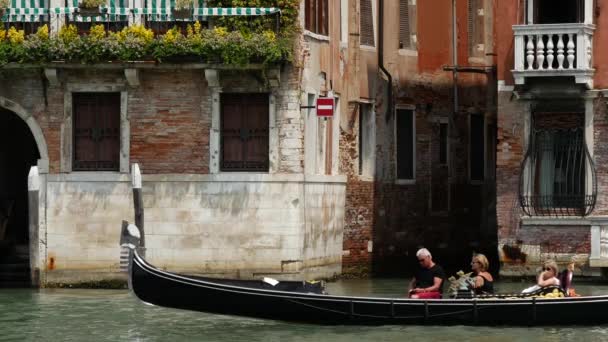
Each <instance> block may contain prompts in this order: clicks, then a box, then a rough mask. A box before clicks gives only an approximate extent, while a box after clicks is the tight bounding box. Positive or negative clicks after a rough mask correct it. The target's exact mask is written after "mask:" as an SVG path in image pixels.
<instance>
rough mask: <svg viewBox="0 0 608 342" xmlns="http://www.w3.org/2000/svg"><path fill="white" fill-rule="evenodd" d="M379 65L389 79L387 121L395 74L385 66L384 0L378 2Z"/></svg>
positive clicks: (390, 109) (389, 114)
mask: <svg viewBox="0 0 608 342" xmlns="http://www.w3.org/2000/svg"><path fill="white" fill-rule="evenodd" d="M378 66H379V67H380V70H381V71H382V73H384V75H386V78H387V79H388V102H387V109H386V121H388V120H389V119H390V118H391V114H392V113H393V76H391V74H390V73H389V72H388V70H386V68H385V67H384V0H379V2H378Z"/></svg>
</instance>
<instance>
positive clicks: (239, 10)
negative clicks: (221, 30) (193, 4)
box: [195, 7, 281, 16]
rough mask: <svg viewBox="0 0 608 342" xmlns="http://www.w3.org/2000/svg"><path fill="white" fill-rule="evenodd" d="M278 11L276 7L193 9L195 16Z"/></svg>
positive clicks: (266, 13) (271, 12) (258, 13)
mask: <svg viewBox="0 0 608 342" xmlns="http://www.w3.org/2000/svg"><path fill="white" fill-rule="evenodd" d="M280 11H281V10H280V9H279V8H277V7H231V8H220V7H207V8H196V9H195V12H196V14H197V15H200V16H232V15H269V14H275V13H279V12H280Z"/></svg>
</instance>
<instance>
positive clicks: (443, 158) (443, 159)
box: [439, 122, 448, 165]
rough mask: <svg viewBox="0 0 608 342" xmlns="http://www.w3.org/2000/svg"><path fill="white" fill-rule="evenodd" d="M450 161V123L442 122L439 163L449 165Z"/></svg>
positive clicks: (440, 125) (440, 126)
mask: <svg viewBox="0 0 608 342" xmlns="http://www.w3.org/2000/svg"><path fill="white" fill-rule="evenodd" d="M447 163H448V124H447V122H442V123H440V124H439V164H441V165H447Z"/></svg>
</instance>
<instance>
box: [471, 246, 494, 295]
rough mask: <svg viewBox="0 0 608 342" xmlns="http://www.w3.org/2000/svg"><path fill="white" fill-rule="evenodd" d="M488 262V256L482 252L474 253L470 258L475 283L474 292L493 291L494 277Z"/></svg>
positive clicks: (484, 292) (485, 292)
mask: <svg viewBox="0 0 608 342" xmlns="http://www.w3.org/2000/svg"><path fill="white" fill-rule="evenodd" d="M489 267H490V263H489V262H488V258H486V256H485V255H483V254H475V256H473V259H472V260H471V270H472V271H473V273H474V277H475V284H474V285H473V290H474V291H475V294H491V293H494V278H492V275H491V274H490V272H488V268H489Z"/></svg>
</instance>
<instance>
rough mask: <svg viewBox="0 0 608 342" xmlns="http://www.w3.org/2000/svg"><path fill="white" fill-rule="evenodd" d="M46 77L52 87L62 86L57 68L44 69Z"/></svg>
mask: <svg viewBox="0 0 608 342" xmlns="http://www.w3.org/2000/svg"><path fill="white" fill-rule="evenodd" d="M44 76H45V77H46V79H47V80H48V81H49V85H50V86H51V87H57V86H59V85H60V84H61V81H60V80H59V75H58V73H57V69H55V68H44Z"/></svg>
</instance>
